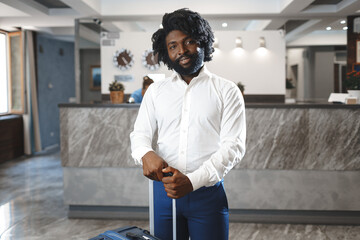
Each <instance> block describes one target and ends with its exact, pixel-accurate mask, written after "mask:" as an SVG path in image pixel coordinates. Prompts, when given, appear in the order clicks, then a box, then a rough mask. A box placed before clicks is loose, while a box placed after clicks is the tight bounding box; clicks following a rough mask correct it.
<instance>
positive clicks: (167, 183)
mask: <svg viewBox="0 0 360 240" xmlns="http://www.w3.org/2000/svg"><path fill="white" fill-rule="evenodd" d="M162 171H163V173H169V172H172V174H173V175H172V176H171V177H163V179H162V182H163V183H164V187H165V191H166V192H167V196H168V197H170V198H174V199H177V198H181V197H183V196H185V195H186V194H188V193H190V192H192V191H193V186H192V184H191V182H190V180H189V178H188V177H187V176H186V175H184V174H183V173H181V172H180V171H179V170H177V169H175V168H172V167H167V168H164V169H163V170H162Z"/></svg>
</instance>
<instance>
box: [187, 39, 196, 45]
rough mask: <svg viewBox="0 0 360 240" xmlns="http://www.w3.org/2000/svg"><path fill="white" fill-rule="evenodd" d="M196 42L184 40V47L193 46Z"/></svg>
mask: <svg viewBox="0 0 360 240" xmlns="http://www.w3.org/2000/svg"><path fill="white" fill-rule="evenodd" d="M196 43H197V42H196V41H195V40H193V39H189V40H186V41H185V44H186V45H194V44H196Z"/></svg>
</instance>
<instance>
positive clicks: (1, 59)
mask: <svg viewBox="0 0 360 240" xmlns="http://www.w3.org/2000/svg"><path fill="white" fill-rule="evenodd" d="M6 38H7V36H6V34H5V33H2V32H0V114H5V113H8V112H9V102H8V100H9V94H8V78H7V74H8V60H7V56H8V52H7V42H6Z"/></svg>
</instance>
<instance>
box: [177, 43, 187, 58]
mask: <svg viewBox="0 0 360 240" xmlns="http://www.w3.org/2000/svg"><path fill="white" fill-rule="evenodd" d="M186 52H187V48H186V46H185V45H184V44H180V45H179V48H178V55H179V56H181V55H183V54H184V53H186Z"/></svg>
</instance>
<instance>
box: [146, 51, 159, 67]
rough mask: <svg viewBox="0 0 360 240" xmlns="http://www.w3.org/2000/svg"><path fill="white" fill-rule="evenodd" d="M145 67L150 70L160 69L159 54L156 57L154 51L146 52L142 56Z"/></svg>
mask: <svg viewBox="0 0 360 240" xmlns="http://www.w3.org/2000/svg"><path fill="white" fill-rule="evenodd" d="M142 63H143V65H144V66H145V67H146V68H148V69H149V70H152V71H154V70H157V69H159V67H160V64H159V58H158V54H156V55H154V51H153V50H151V49H150V50H146V51H145V52H144V54H143V56H142Z"/></svg>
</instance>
